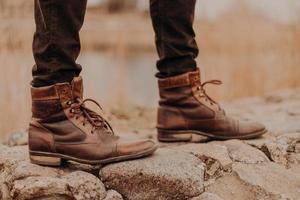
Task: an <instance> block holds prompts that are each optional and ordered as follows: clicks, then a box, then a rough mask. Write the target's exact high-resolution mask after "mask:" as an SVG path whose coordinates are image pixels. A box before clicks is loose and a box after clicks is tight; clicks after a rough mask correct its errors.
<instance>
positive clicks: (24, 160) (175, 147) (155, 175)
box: [0, 89, 300, 200]
mask: <svg viewBox="0 0 300 200" xmlns="http://www.w3.org/2000/svg"><path fill="white" fill-rule="evenodd" d="M225 107H226V108H227V111H228V113H230V114H232V115H234V116H237V117H240V118H251V119H256V120H259V121H262V122H263V123H265V124H266V125H267V127H268V129H269V130H270V132H269V133H268V134H267V135H265V136H264V137H262V138H259V139H255V140H247V141H239V140H230V141H209V142H207V143H201V144H200V143H199V144H196V143H193V144H185V143H175V144H174V143H173V144H167V143H161V148H160V149H159V150H158V151H157V152H156V153H155V154H154V155H153V156H151V157H149V158H144V159H140V160H134V161H127V162H121V163H115V164H110V165H106V166H97V167H91V166H86V165H80V164H76V163H71V162H70V163H66V164H65V165H64V166H63V167H60V168H51V167H41V166H38V165H34V164H31V163H30V162H29V160H28V152H27V148H28V147H27V146H26V143H27V137H26V132H24V133H22V132H20V133H14V134H12V135H11V137H10V138H9V139H8V141H7V142H6V143H5V145H0V199H5V200H11V199H16V200H25V199H44V200H45V199H47V200H50V199H77V200H81V199H93V200H94V199H99V200H121V199H130V200H131V199H132V200H143V199H145V200H152V199H153V200H157V199H160V200H167V199H170V200H176V199H178V200H184V199H191V200H241V199H242V200H298V199H300V89H296V90H292V91H283V92H280V93H276V94H272V95H268V96H266V97H264V98H252V99H247V100H242V101H239V102H234V103H231V104H230V106H225ZM128 113H130V114H128ZM128 113H127V112H123V113H117V112H116V111H112V112H111V115H110V118H111V120H112V121H113V122H114V124H115V126H117V128H118V129H119V130H121V131H122V132H132V133H131V134H130V135H129V134H128V135H129V136H132V135H133V136H136V137H148V138H155V130H154V124H155V123H154V118H155V115H154V113H155V111H147V110H146V111H145V110H143V109H136V110H135V111H134V112H128ZM149 122H150V123H149ZM136 123H137V124H139V126H136V127H135V130H133V129H132V128H129V127H133V126H131V125H132V124H136ZM126 127H127V128H126Z"/></svg>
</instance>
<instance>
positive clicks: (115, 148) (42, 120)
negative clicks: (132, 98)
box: [29, 77, 158, 166]
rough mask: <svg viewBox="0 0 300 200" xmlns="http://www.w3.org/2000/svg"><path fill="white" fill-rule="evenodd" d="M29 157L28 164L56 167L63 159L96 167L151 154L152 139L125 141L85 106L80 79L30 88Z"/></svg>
mask: <svg viewBox="0 0 300 200" xmlns="http://www.w3.org/2000/svg"><path fill="white" fill-rule="evenodd" d="M31 93H32V114H33V116H32V120H31V123H30V126H29V154H30V159H31V162H32V163H35V164H40V165H50V166H59V165H61V163H62V161H63V160H72V161H76V162H79V163H85V164H91V165H98V164H107V163H111V162H117V161H123V160H129V159H135V158H140V157H144V156H147V155H150V154H152V153H153V152H154V151H155V150H156V149H157V147H158V146H157V144H156V143H154V142H153V141H152V140H140V141H127V140H125V139H122V138H120V137H118V136H116V135H115V134H114V132H113V130H112V128H111V126H110V125H109V123H108V122H107V121H106V120H105V119H104V118H103V117H102V116H101V115H99V114H97V113H96V112H94V111H92V110H90V109H89V108H87V107H86V106H85V103H86V102H93V103H95V104H96V105H98V106H99V107H100V105H99V104H98V103H97V102H96V101H94V100H92V99H86V100H83V96H82V93H83V87H82V79H81V78H80V77H76V78H74V79H73V81H72V83H60V84H55V85H52V86H49V87H40V88H32V89H31Z"/></svg>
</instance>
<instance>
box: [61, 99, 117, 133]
mask: <svg viewBox="0 0 300 200" xmlns="http://www.w3.org/2000/svg"><path fill="white" fill-rule="evenodd" d="M87 102H92V103H94V104H96V106H97V107H98V108H100V110H101V111H103V109H102V107H101V106H100V104H99V103H98V102H97V101H95V100H93V99H85V100H82V99H81V98H77V99H75V100H74V101H68V102H67V104H68V105H69V106H70V112H71V113H72V114H74V115H75V119H79V117H80V116H83V118H84V120H83V121H82V125H83V126H85V125H86V123H90V124H91V125H92V127H93V128H92V130H91V133H92V134H93V133H94V132H95V131H97V130H100V129H105V133H108V134H114V131H113V129H112V127H111V125H110V124H109V123H108V122H107V120H105V119H104V117H103V116H101V115H100V114H98V113H96V112H94V111H92V110H91V109H89V108H87V107H86V106H85V103H87Z"/></svg>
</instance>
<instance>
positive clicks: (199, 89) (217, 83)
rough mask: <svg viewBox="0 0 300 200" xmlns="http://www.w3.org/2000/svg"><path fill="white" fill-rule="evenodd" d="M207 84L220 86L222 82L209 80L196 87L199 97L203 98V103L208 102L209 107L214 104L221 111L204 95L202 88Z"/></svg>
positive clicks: (213, 101)
mask: <svg viewBox="0 0 300 200" xmlns="http://www.w3.org/2000/svg"><path fill="white" fill-rule="evenodd" d="M207 84H213V85H221V84H222V81H220V80H210V81H206V82H204V83H202V84H201V83H200V85H199V86H198V87H197V90H198V91H199V92H200V97H204V98H205V101H209V102H210V105H214V104H216V105H217V106H218V107H219V110H222V109H221V106H220V105H219V104H218V103H217V102H216V101H215V100H213V99H212V98H211V97H210V96H209V95H208V94H207V93H206V91H205V89H204V87H205V85H207Z"/></svg>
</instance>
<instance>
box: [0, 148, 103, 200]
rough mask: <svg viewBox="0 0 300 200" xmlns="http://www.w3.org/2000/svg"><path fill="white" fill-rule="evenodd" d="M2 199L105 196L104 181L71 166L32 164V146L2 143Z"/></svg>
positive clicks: (0, 155)
mask: <svg viewBox="0 0 300 200" xmlns="http://www.w3.org/2000/svg"><path fill="white" fill-rule="evenodd" d="M0 185H1V187H0V189H1V192H0V194H1V196H0V199H5V200H12V199H14V200H25V199H26V200H29V199H76V200H81V199H93V200H94V199H97V200H98V199H100V200H102V199H104V198H105V197H106V190H105V186H104V184H103V183H102V182H101V181H100V180H99V178H97V177H96V176H94V175H92V174H90V173H87V172H84V171H79V170H71V169H69V168H68V166H66V167H65V168H64V167H61V168H51V167H44V166H39V165H34V164H31V163H30V162H29V160H28V147H27V146H19V147H5V146H0Z"/></svg>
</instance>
